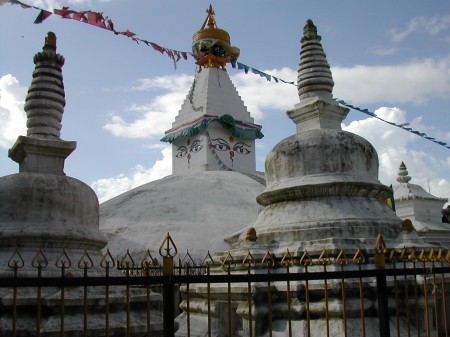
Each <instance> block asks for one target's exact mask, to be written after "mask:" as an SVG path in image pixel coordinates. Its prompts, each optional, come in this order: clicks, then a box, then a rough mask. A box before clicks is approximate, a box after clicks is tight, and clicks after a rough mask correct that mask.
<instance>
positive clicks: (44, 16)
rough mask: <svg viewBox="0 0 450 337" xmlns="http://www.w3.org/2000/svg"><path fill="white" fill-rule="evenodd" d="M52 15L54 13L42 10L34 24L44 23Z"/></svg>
mask: <svg viewBox="0 0 450 337" xmlns="http://www.w3.org/2000/svg"><path fill="white" fill-rule="evenodd" d="M50 15H52V13H50V12H47V11H44V10H43V9H41V11H40V12H39V14H38V16H37V17H36V19H35V20H34V23H36V24H37V23H42V22H43V21H44V20H45V19H47V18H48V17H49V16H50Z"/></svg>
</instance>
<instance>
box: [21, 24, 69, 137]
mask: <svg viewBox="0 0 450 337" xmlns="http://www.w3.org/2000/svg"><path fill="white" fill-rule="evenodd" d="M33 61H34V64H35V65H36V68H35V70H34V72H33V80H32V82H31V85H30V88H29V89H28V95H27V98H26V100H25V111H26V113H27V118H28V120H27V127H28V131H27V136H29V137H34V138H41V139H60V138H59V137H60V134H61V120H62V114H63V112H64V106H65V105H66V101H65V93H64V84H63V76H62V70H61V68H62V66H63V65H64V57H63V56H62V55H60V54H57V53H56V35H55V34H54V33H53V32H49V33H48V34H47V37H46V38H45V45H44V47H43V48H42V52H39V53H37V54H36V55H35V56H34V59H33Z"/></svg>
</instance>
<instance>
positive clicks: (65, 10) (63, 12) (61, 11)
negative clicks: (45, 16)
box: [53, 7, 76, 19]
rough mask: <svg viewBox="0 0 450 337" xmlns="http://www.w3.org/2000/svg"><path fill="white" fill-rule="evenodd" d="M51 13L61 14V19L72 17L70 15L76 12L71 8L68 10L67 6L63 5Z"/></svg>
mask: <svg viewBox="0 0 450 337" xmlns="http://www.w3.org/2000/svg"><path fill="white" fill-rule="evenodd" d="M53 13H55V14H56V15H61V16H62V18H63V19H72V17H71V15H72V14H74V13H76V12H75V11H73V10H69V7H63V8H62V9H55V10H53Z"/></svg>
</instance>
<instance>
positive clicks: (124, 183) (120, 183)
mask: <svg viewBox="0 0 450 337" xmlns="http://www.w3.org/2000/svg"><path fill="white" fill-rule="evenodd" d="M154 148H161V145H159V144H158V145H157V146H155V147H154ZM161 154H162V159H159V160H157V161H156V162H155V164H154V165H153V166H152V167H150V168H148V169H147V168H145V167H144V166H142V165H137V166H136V167H135V168H134V169H133V170H132V172H131V173H130V174H129V175H125V174H120V175H118V176H117V177H114V178H104V179H99V180H97V181H95V182H93V183H92V184H91V187H92V188H93V189H94V191H95V192H96V193H97V196H98V198H99V201H100V202H104V201H106V200H108V199H111V198H114V197H115V196H117V195H119V194H121V193H124V192H126V191H128V190H131V189H133V188H135V187H138V186H140V185H143V184H146V183H148V182H150V181H154V180H158V179H161V178H163V177H165V176H168V175H170V174H172V147H170V146H164V147H163V148H162V151H161Z"/></svg>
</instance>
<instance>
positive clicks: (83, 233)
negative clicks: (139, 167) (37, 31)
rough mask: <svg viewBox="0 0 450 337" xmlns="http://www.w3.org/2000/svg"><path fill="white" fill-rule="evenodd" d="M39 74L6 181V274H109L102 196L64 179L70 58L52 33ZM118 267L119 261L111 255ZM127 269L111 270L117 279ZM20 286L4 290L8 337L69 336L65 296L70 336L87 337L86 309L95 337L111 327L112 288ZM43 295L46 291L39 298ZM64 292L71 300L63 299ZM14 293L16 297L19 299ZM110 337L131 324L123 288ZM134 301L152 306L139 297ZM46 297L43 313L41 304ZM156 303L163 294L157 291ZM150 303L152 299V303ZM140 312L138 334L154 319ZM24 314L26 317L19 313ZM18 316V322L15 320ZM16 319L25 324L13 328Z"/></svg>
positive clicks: (2, 239)
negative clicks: (107, 300)
mask: <svg viewBox="0 0 450 337" xmlns="http://www.w3.org/2000/svg"><path fill="white" fill-rule="evenodd" d="M34 63H35V65H36V66H35V70H34V72H33V80H32V83H31V85H30V87H29V89H28V94H27V97H26V102H25V111H26V113H27V127H28V131H27V136H26V137H25V136H19V138H18V140H17V142H16V143H15V144H14V146H13V147H12V148H11V149H10V150H9V156H10V157H11V159H13V160H14V161H16V162H17V163H19V171H20V172H19V173H17V174H12V175H8V176H5V177H1V178H0V191H1V192H0V261H1V264H0V275H1V276H3V277H13V275H14V274H15V273H17V275H18V276H19V277H36V276H38V275H45V276H47V277H48V276H55V277H61V274H62V273H64V276H66V277H73V276H81V275H83V274H84V272H85V270H84V268H86V272H87V274H88V276H105V268H103V267H102V266H101V263H100V262H101V261H102V258H103V256H102V254H101V251H100V250H101V249H102V248H103V247H104V246H105V244H106V240H105V238H104V237H103V235H102V234H101V232H100V230H99V204H98V199H97V196H96V194H95V192H94V191H93V190H92V189H91V188H90V187H89V186H88V185H86V184H84V183H83V182H81V181H79V180H77V179H75V178H71V177H68V176H66V175H65V174H64V161H65V159H66V158H67V156H69V155H70V153H71V152H72V151H73V150H75V148H76V142H72V141H70V142H69V141H64V140H62V139H61V138H60V130H61V120H62V115H63V112H64V106H65V94H64V85H63V76H62V66H63V65H64V57H63V56H61V55H60V54H57V53H56V36H55V34H54V33H51V32H50V33H48V35H47V37H46V39H45V45H44V47H43V50H42V52H39V53H37V54H36V55H35V56H34ZM106 260H107V261H108V262H109V263H111V265H112V261H111V259H108V257H106ZM118 273H119V271H117V270H111V273H110V274H109V275H110V276H112V275H117V274H118ZM64 290H65V292H64V293H62V290H61V288H59V287H58V288H56V287H53V288H50V287H43V288H42V289H40V288H39V289H38V288H23V287H19V288H18V289H17V293H16V292H14V295H13V293H12V292H11V289H8V288H2V289H0V297H1V298H2V303H1V306H2V314H1V315H0V331H1V335H2V336H7V335H15V336H18V337H19V336H35V335H37V334H39V335H40V336H43V337H48V336H57V335H58V336H59V335H60V332H61V325H60V322H62V320H61V314H60V308H61V303H60V302H61V299H62V298H64V303H65V305H66V307H70V310H67V311H66V312H65V314H64V316H63V317H64V331H65V332H66V333H67V334H68V335H69V334H70V335H71V336H81V335H83V332H84V331H83V330H84V322H85V321H84V310H86V309H87V310H88V311H89V315H88V316H87V318H86V323H87V326H88V328H89V330H90V331H91V332H92V333H93V334H97V333H98V331H102V330H103V329H104V327H105V316H104V311H105V310H106V309H105V291H104V289H103V288H102V289H100V288H99V289H95V288H93V289H90V290H89V299H88V300H87V301H86V302H83V300H81V299H82V298H83V294H84V290H83V287H70V289H66V288H64ZM37 292H39V293H38V294H37ZM63 294H64V297H63ZM13 296H14V297H15V298H14V300H13ZM108 296H109V298H110V299H111V304H110V306H109V309H108V312H109V315H110V316H109V318H110V324H109V331H110V336H119V335H123V329H124V326H126V319H125V317H126V315H125V312H124V308H125V307H126V305H125V304H126V300H127V299H126V296H125V295H123V294H122V293H121V290H120V289H118V288H113V287H111V289H110V290H109V293H108ZM136 297H137V298H138V299H137V300H133V302H134V303H133V304H135V305H139V307H140V308H145V307H146V306H145V305H143V304H142V302H141V303H138V302H139V301H142V300H143V299H145V298H146V297H145V296H141V297H139V296H136ZM37 299H40V301H41V302H40V303H39V309H38V310H39V314H38V313H37V309H36V308H38V307H36V303H37V302H36V301H37ZM151 299H152V301H154V303H157V302H160V301H161V296H160V295H158V294H155V293H152V294H151ZM145 301H146V300H145ZM143 310H145V309H142V310H141V311H139V310H137V311H136V312H135V314H134V319H133V322H132V323H131V328H132V331H133V333H132V336H142V335H143V334H145V333H144V331H145V329H146V314H145V312H144V311H143ZM16 313H20V319H17V321H16V317H14V316H15V314H16ZM152 315H153V316H152V317H155V319H154V320H153V323H152V326H151V329H152V331H154V332H155V333H156V334H158V333H161V319H160V318H161V315H160V314H159V313H158V312H155V311H152ZM12 316H13V317H12ZM13 322H15V323H17V324H16V325H14V327H13Z"/></svg>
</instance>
